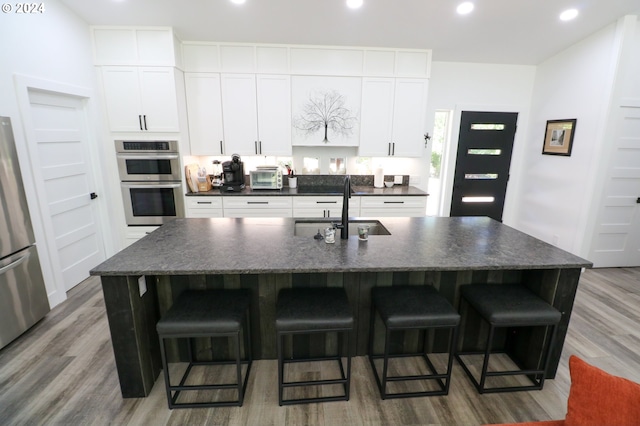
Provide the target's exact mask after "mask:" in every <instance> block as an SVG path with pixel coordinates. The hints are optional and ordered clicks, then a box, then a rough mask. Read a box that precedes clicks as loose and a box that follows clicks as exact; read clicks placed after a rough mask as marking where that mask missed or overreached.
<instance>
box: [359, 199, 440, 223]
mask: <svg viewBox="0 0 640 426" xmlns="http://www.w3.org/2000/svg"><path fill="white" fill-rule="evenodd" d="M426 209H427V197H426V196H410V197H403V196H384V195H383V196H375V197H360V216H362V217H373V218H375V217H405V216H406V217H420V216H425V215H426Z"/></svg>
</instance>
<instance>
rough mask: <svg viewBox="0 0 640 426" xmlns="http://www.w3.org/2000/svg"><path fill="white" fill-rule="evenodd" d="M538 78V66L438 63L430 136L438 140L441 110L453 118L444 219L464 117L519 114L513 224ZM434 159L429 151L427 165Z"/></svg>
mask: <svg viewBox="0 0 640 426" xmlns="http://www.w3.org/2000/svg"><path fill="white" fill-rule="evenodd" d="M535 73H536V68H535V67H534V66H523V65H500V64H473V63H454V62H433V64H432V71H431V79H430V81H429V100H428V103H427V123H428V124H427V129H429V130H428V131H429V133H430V134H433V120H434V117H435V112H436V110H438V109H445V110H451V111H453V112H454V118H453V122H452V134H451V143H450V144H449V146H448V149H447V152H446V153H445V155H446V158H445V159H444V160H443V173H444V182H445V184H444V185H445V190H444V191H443V200H442V202H443V208H442V211H443V214H444V215H448V212H449V210H450V207H451V194H452V185H453V172H454V169H455V161H456V151H457V146H458V134H459V129H460V115H461V112H462V111H463V110H470V111H500V112H518V113H519V114H518V132H517V133H516V137H515V141H514V150H513V156H512V159H511V179H510V181H509V186H508V188H507V198H506V201H505V210H504V215H503V221H504V222H505V223H507V224H509V223H510V222H512V219H513V217H514V214H515V211H516V206H517V205H516V197H515V194H514V192H515V191H514V189H516V188H517V187H518V181H519V176H520V173H519V170H520V169H521V167H522V163H523V162H524V159H523V146H524V145H525V143H526V139H525V134H526V128H527V122H528V117H529V105H530V103H531V97H532V91H533V83H534V77H535ZM429 157H430V150H429V152H428V153H425V160H424V161H425V164H427V165H428V164H429V161H428V158H429ZM428 171H429V170H428V167H425V170H424V173H425V177H424V181H426V180H427V178H428ZM425 184H426V182H425Z"/></svg>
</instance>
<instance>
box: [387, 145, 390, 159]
mask: <svg viewBox="0 0 640 426" xmlns="http://www.w3.org/2000/svg"><path fill="white" fill-rule="evenodd" d="M387 155H388V156H391V142H389V152H387Z"/></svg>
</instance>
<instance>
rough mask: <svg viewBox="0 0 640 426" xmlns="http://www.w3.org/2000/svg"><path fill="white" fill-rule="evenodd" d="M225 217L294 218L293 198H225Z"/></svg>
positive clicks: (234, 196)
mask: <svg viewBox="0 0 640 426" xmlns="http://www.w3.org/2000/svg"><path fill="white" fill-rule="evenodd" d="M222 205H223V207H224V217H292V210H291V197H287V196H273V197H270V196H251V195H237V196H236V195H233V196H226V197H223V201H222Z"/></svg>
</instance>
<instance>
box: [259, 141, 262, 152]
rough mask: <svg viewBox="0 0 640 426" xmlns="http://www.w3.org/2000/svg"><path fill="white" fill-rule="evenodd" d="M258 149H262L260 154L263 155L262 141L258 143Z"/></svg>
mask: <svg viewBox="0 0 640 426" xmlns="http://www.w3.org/2000/svg"><path fill="white" fill-rule="evenodd" d="M258 147H259V148H260V154H262V141H258Z"/></svg>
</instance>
